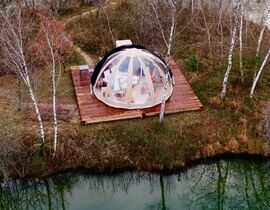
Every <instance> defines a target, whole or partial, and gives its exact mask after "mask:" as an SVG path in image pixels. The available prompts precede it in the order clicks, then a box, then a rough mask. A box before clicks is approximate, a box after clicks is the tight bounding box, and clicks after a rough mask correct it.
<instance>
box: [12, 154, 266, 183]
mask: <svg viewBox="0 0 270 210" xmlns="http://www.w3.org/2000/svg"><path fill="white" fill-rule="evenodd" d="M248 159H253V160H256V161H263V162H266V161H269V160H270V155H268V156H265V155H262V154H248V153H230V152H226V153H222V154H216V155H214V156H210V157H206V158H199V159H193V160H189V161H186V162H185V163H184V164H181V165H178V166H176V165H175V167H166V166H164V167H162V168H161V167H160V168H158V167H156V168H152V169H140V168H136V167H135V166H134V167H131V166H130V167H115V168H109V167H106V168H103V169H101V170H100V169H97V168H95V167H85V166H77V167H67V168H62V169H60V168H59V169H58V170H55V171H50V173H47V174H44V173H43V174H39V175H38V173H37V174H28V175H27V176H25V177H20V176H18V175H14V176H10V177H8V179H22V180H28V179H34V178H39V179H42V178H48V177H52V176H56V175H58V174H65V173H85V174H88V175H118V174H122V173H126V172H131V173H137V172H142V173H151V174H163V175H173V174H178V173H181V172H184V171H187V170H189V169H192V168H193V167H196V166H198V165H201V164H205V165H208V164H211V163H213V162H216V161H218V160H225V161H226V160H230V161H234V160H248Z"/></svg>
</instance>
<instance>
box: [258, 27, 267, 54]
mask: <svg viewBox="0 0 270 210" xmlns="http://www.w3.org/2000/svg"><path fill="white" fill-rule="evenodd" d="M266 27H267V26H266V25H265V24H264V25H263V27H262V29H261V32H260V35H259V39H258V43H257V48H256V58H257V57H258V56H259V53H260V50H261V44H262V40H263V35H264V32H265V30H266Z"/></svg>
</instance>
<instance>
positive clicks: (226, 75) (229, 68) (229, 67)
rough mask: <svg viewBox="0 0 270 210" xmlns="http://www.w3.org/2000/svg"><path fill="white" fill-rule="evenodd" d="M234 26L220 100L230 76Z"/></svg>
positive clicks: (224, 93)
mask: <svg viewBox="0 0 270 210" xmlns="http://www.w3.org/2000/svg"><path fill="white" fill-rule="evenodd" d="M236 32H237V29H236V25H235V26H234V28H233V32H232V38H231V44H230V49H229V54H228V66H227V69H226V72H225V75H224V80H223V83H222V91H221V99H222V100H223V99H224V98H225V96H226V91H227V84H228V79H229V76H230V72H231V69H232V61H233V59H232V58H233V49H234V46H235V39H236Z"/></svg>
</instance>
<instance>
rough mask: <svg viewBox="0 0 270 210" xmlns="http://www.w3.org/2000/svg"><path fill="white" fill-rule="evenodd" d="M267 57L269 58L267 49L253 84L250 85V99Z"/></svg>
mask: <svg viewBox="0 0 270 210" xmlns="http://www.w3.org/2000/svg"><path fill="white" fill-rule="evenodd" d="M269 56H270V48H269V50H268V52H267V54H266V56H265V58H264V61H263V63H262V65H261V67H260V69H259V71H258V73H257V74H256V77H255V79H254V81H253V83H252V87H251V90H250V98H252V97H253V93H254V90H255V88H256V85H257V83H258V80H259V78H260V76H261V74H262V71H263V69H264V67H265V65H266V62H267V61H268V58H269Z"/></svg>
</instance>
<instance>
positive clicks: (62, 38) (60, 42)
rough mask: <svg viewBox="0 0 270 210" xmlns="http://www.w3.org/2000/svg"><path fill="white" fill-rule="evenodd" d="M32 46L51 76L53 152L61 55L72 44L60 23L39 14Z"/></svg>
mask: <svg viewBox="0 0 270 210" xmlns="http://www.w3.org/2000/svg"><path fill="white" fill-rule="evenodd" d="M32 47H33V48H34V49H37V51H38V52H39V55H40V57H41V59H42V62H43V63H44V64H45V67H46V68H47V69H48V71H49V72H50V76H51V82H52V83H51V84H52V111H53V127H54V138H53V139H54V141H53V142H54V143H53V152H54V154H55V152H56V148H57V144H58V118H57V100H56V96H57V87H58V83H59V79H60V76H61V63H62V60H63V55H64V54H65V53H67V52H69V53H71V52H72V44H71V40H70V37H69V36H68V35H67V34H65V32H64V26H63V24H62V23H60V22H58V21H56V20H53V19H50V18H47V17H44V16H41V21H40V30H39V32H38V35H37V40H36V41H35V42H34V44H33V45H32Z"/></svg>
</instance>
